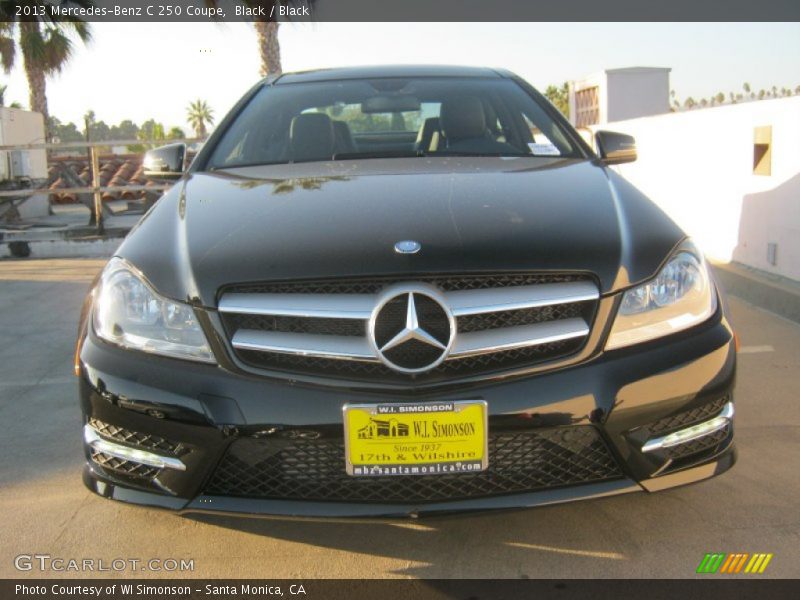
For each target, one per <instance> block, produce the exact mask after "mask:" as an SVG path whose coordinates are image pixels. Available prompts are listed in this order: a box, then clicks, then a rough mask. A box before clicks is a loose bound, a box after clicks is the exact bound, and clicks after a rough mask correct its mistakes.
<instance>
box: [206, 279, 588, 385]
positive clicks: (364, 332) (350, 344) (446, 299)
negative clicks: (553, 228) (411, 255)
mask: <svg viewBox="0 0 800 600" xmlns="http://www.w3.org/2000/svg"><path fill="white" fill-rule="evenodd" d="M457 280H458V276H455V275H451V276H447V277H446V278H443V279H442V281H446V282H447V286H444V285H443V284H442V285H438V284H440V283H441V282H440V281H439V280H438V279H435V278H434V277H431V276H427V277H420V278H419V279H414V278H413V277H409V278H406V279H402V280H399V281H398V280H390V279H388V278H379V279H374V280H370V279H365V280H342V282H341V283H340V284H338V283H337V282H335V281H324V282H319V283H314V282H306V281H304V282H298V283H297V284H296V286H293V285H292V283H291V282H285V283H280V284H246V285H244V286H241V285H237V286H228V287H226V288H224V290H223V291H222V295H221V298H220V301H219V305H218V310H219V314H220V318H221V320H222V323H223V326H224V328H225V330H226V333H227V334H228V337H229V339H230V342H231V346H232V347H233V350H234V352H236V353H237V355H238V357H239V358H240V359H241V360H242V361H244V362H245V363H247V364H249V365H251V366H255V367H258V368H270V367H269V365H270V364H274V365H275V368H277V369H278V370H290V371H295V370H298V369H299V371H298V372H311V373H313V372H314V371H319V372H321V373H322V374H324V373H325V372H326V371H329V370H331V369H332V365H334V364H336V365H347V364H352V369H351V371H352V374H353V377H354V378H355V379H359V378H367V379H376V378H377V379H385V380H387V381H389V380H391V379H392V376H390V377H389V378H388V379H387V377H386V375H387V368H386V364H384V363H385V361H386V357H385V356H383V357H381V356H379V353H378V352H377V351H376V349H375V348H376V347H375V344H374V342H372V341H370V337H369V336H370V333H369V332H370V327H369V326H368V325H369V323H370V319H371V317H372V314H373V312H376V311H377V310H378V309H377V308H376V307H378V306H379V304H381V303H382V302H385V297H386V294H395V293H397V291H398V290H400V289H403V290H405V291H404V292H403V293H406V292H407V291H408V288H409V287H411V288H412V289H419V288H420V286H421V287H422V289H429V290H434V296H436V295H437V294H438V298H439V303H440V304H442V305H443V306H446V307H447V310H448V311H449V313H450V314H452V317H451V319H453V320H452V321H451V323H452V325H451V327H454V328H455V329H454V330H455V331H457V334H456V336H455V338H454V340H453V341H452V346H451V347H450V348H449V354H448V355H447V356H446V359H445V360H444V362H442V363H441V364H440V365H438V366H435V365H434V366H431V368H430V370H429V371H427V372H423V373H422V374H417V375H415V376H414V378H415V379H416V380H419V378H420V377H427V378H429V379H430V380H435V379H437V377H438V379H441V378H442V377H446V375H447V373H451V377H452V376H454V374H456V373H462V372H463V373H465V374H466V372H465V371H464V369H463V368H459V369H457V370H455V371H454V370H453V369H451V368H449V367H448V365H451V366H452V365H455V364H459V365H465V364H468V363H470V364H472V362H474V361H479V362H474V364H475V366H476V367H478V368H480V369H482V370H495V369H498V368H502V366H503V364H508V365H509V366H520V364H521V361H524V360H526V358H525V357H526V356H528V357H529V358H528V359H527V360H528V361H529V362H531V363H538V362H542V361H545V360H549V359H551V358H557V357H563V356H565V353H566V354H570V353H574V352H576V351H577V350H578V349H579V348H580V347H582V346H583V343H584V339H586V338H587V337H588V334H589V332H590V326H591V323H592V321H593V319H594V314H595V310H596V308H597V304H598V300H599V292H598V288H597V285H596V284H595V282H594V280H593V279H591V278H590V277H588V276H580V275H559V274H547V275H537V274H535V273H534V274H509V275H499V276H498V275H485V276H479V275H465V276H464V282H465V283H464V285H459V284H458V281H457ZM389 286H391V287H389ZM425 286H427V288H425ZM251 290H252V291H251ZM415 293H416V292H415ZM423 294H424V292H423ZM391 297H394V296H391ZM397 297H398V298H399V297H400V296H397ZM382 298H384V300H382ZM422 299H424V298H422V297H418V298H417V300H418V301H422ZM392 302H394V300H392ZM409 302H410V301H409ZM409 305H410V304H409ZM386 306H389V305H386ZM420 306H422V305H420ZM398 307H399V308H398V309H397V310H401V309H402V310H405V308H404V307H405V304H403V305H402V306H400V305H398ZM381 310H383V309H381ZM376 314H377V312H376ZM429 314H431V313H429ZM381 315H383V316H381V318H382V319H384V321H381V322H382V323H384V325H383V326H384V327H385V323H386V321H385V319H386V318H390V319H395V320H396V319H398V318H400V317H398V316H396V315H395V316H392V317H388V316H386V315H385V314H384V313H381ZM404 318H405V317H403V319H404ZM409 318H411V317H409ZM389 322H392V323H393V322H394V321H389ZM398 323H399V322H398ZM462 325H463V327H464V330H463V331H462V330H461V326H462ZM398 326H400V325H398ZM442 339H444V338H442ZM440 341H441V340H440ZM409 343H410V342H409ZM536 348H541V350H537V349H536ZM407 351H411V352H417V349H415V348H412V347H411V346H409V347H408V348H407ZM381 353H383V351H381ZM281 356H285V357H287V359H286V360H289V361H291V362H286V361H284V360H279V357H281ZM289 357H294V358H289ZM486 357H491V358H490V359H486V360H484V359H485V358H486ZM303 361H306V362H305V364H306V365H307V366H306V367H304V366H303V365H304V362H303ZM357 365H362V367H358V368H357V367H356V366H357ZM390 366H391V365H390ZM348 368H349V367H347V366H344V367H341V368H339V367H337V368H336V369H333V370H332V371H331V372H334V374H337V375H341V374H342V373H347V369H348ZM364 368H369V369H373V370H371V371H370V370H368V371H365V370H364ZM400 370H401V371H402V369H400ZM388 373H392V371H391V369H389V370H388ZM393 376H395V377H394V378H395V379H396V378H402V377H405V378H408V377H409V375H408V374H402V373H393Z"/></svg>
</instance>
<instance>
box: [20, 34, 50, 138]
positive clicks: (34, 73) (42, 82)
mask: <svg viewBox="0 0 800 600" xmlns="http://www.w3.org/2000/svg"><path fill="white" fill-rule="evenodd" d="M19 25H20V29H21V32H20V33H21V34H22V35H39V31H38V29H39V24H38V23H32V22H24V21H23V22H21V23H20V24H19ZM22 62H23V66H24V68H25V75H26V76H27V78H28V89H29V90H30V109H31V110H33V111H36V112H40V113H42V115H44V126H45V130H48V129H49V117H50V115H49V113H48V112H47V81H46V79H45V75H44V70H43V69H42V68H41V67H40V66H39V65H36V64H34V62H33V61H32V60H31V57H30V56H28V54H27V53H26V52H25V51H24V46H23V52H22ZM48 137H49V136H48Z"/></svg>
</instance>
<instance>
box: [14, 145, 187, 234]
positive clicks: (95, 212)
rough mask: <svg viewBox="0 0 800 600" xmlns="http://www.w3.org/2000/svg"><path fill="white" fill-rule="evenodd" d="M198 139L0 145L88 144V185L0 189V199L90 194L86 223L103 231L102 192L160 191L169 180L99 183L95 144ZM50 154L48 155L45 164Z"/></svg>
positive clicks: (61, 147)
mask: <svg viewBox="0 0 800 600" xmlns="http://www.w3.org/2000/svg"><path fill="white" fill-rule="evenodd" d="M200 141H202V140H200V139H197V138H187V139H176V140H150V141H148V140H107V141H94V142H89V141H80V142H63V143H37V144H14V145H7V146H0V152H12V151H15V150H45V151H58V150H69V149H73V148H89V169H90V175H91V185H88V186H72V187H59V188H57V189H51V188H49V187H44V188H35V187H30V188H19V189H13V190H0V201H2V200H3V199H4V198H12V199H18V198H26V197H30V196H38V195H43V194H47V195H52V194H76V195H77V194H92V195H93V204H92V208H91V209H90V219H89V225H95V227H96V228H97V233H98V234H102V233H103V232H104V224H103V194H106V193H112V194H113V193H122V192H163V191H165V190H168V189H169V188H170V187H172V185H173V184H172V183H148V184H147V185H137V184H133V185H114V186H110V185H106V186H102V185H100V153H99V152H98V149H99V148H109V147H114V146H145V147H148V148H155V147H158V146H162V145H165V144H175V143H185V144H186V145H187V146H188V145H190V144H193V143H196V142H200ZM50 158H51V157H50V156H49V155H48V164H49V162H50V160H49V159H50ZM64 158H75V159H77V160H81V159H85V157H77V156H65V157H64Z"/></svg>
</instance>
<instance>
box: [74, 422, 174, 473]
mask: <svg viewBox="0 0 800 600" xmlns="http://www.w3.org/2000/svg"><path fill="white" fill-rule="evenodd" d="M83 439H84V441H85V442H86V443H87V444H89V445H90V446H91V447H92V448H93V449H94V450H96V451H97V452H102V453H103V454H108V455H109V456H113V457H114V458H119V459H121V460H130V461H132V462H137V463H140V464H143V465H147V466H148V467H156V468H157V469H176V470H178V471H185V470H186V465H184V464H183V462H181V461H180V460H179V459H177V458H172V457H171V456H161V455H160V454H155V453H154V452H147V451H146V450H138V449H136V448H130V447H128V446H123V445H122V444H115V443H114V442H110V441H108V440H104V439H103V438H101V437H100V435H98V433H97V431H95V430H94V428H92V427H90V426H89V425H84V426H83Z"/></svg>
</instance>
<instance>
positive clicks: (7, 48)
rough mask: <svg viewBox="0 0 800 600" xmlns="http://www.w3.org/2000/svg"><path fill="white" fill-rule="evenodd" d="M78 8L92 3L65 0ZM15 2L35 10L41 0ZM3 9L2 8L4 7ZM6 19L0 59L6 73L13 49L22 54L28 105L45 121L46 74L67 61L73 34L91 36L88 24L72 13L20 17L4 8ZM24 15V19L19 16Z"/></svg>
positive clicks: (0, 32) (0, 30)
mask: <svg viewBox="0 0 800 600" xmlns="http://www.w3.org/2000/svg"><path fill="white" fill-rule="evenodd" d="M67 4H71V5H74V6H77V7H81V8H89V7H91V6H92V0H69V1H68V2H67ZM17 5H18V6H19V5H22V6H23V7H25V6H29V7H31V8H36V9H37V10H33V11H31V14H38V11H39V9H40V5H41V2H38V1H37V0H22V1H20V2H17ZM4 12H6V11H4ZM5 18H6V19H9V20H8V21H4V22H2V23H0V60H1V61H2V64H3V69H4V70H5V72H6V73H10V72H11V69H13V68H14V65H15V63H16V58H17V52H20V53H21V54H22V66H23V68H24V69H25V76H26V77H27V79H28V89H29V90H30V108H31V110H34V111H36V112H40V113H42V115H43V116H44V122H45V123H47V122H49V118H48V117H49V116H50V115H49V114H48V110H47V77H48V76H49V75H52V74H53V73H58V72H59V71H61V69H63V68H64V66H65V65H66V64H67V62H69V59H70V58H71V57H72V53H73V51H74V49H75V45H74V43H73V37H77V38H78V39H79V40H80V41H81V42H83V43H84V44H85V43H88V42H89V41H90V40H91V38H92V34H91V29H90V28H89V25H88V24H87V23H86V22H84V21H81V20H79V19H77V18H75V17H62V16H58V15H53V14H52V13H51V12H50V11H46V13H45V16H37V17H31V16H26V17H23V18H19V17H17V16H16V15H15V14H14V13H13V12H6V16H5ZM22 19H24V20H22Z"/></svg>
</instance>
